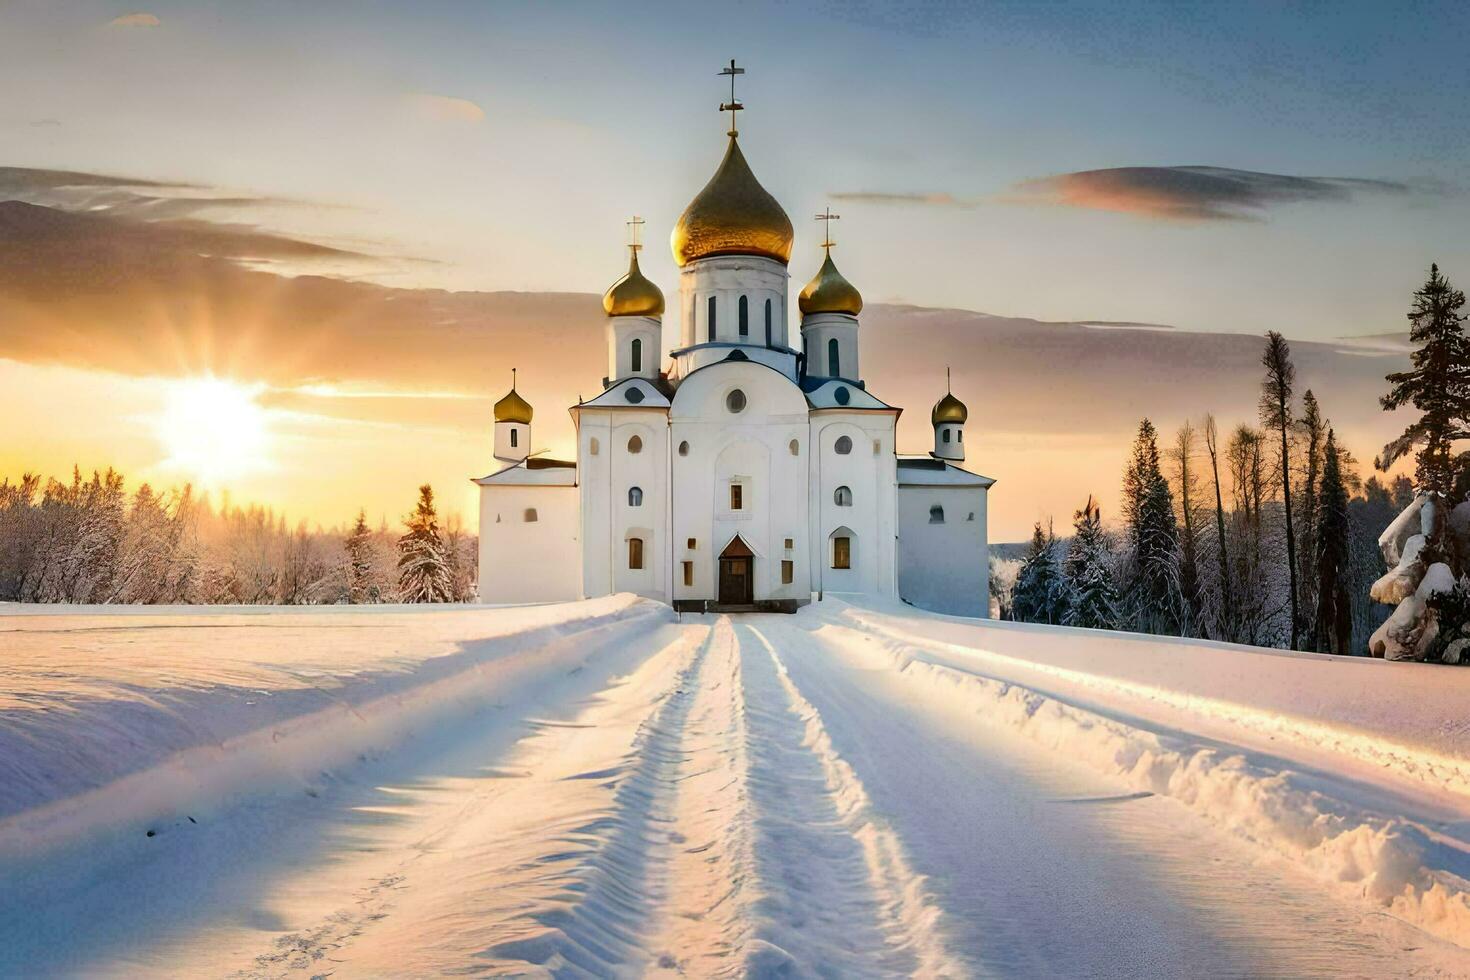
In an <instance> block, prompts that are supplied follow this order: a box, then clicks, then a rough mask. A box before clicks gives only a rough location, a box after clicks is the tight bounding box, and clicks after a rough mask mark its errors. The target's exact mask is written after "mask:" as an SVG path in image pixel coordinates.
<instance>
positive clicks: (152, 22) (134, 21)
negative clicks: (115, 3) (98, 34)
mask: <svg viewBox="0 0 1470 980" xmlns="http://www.w3.org/2000/svg"><path fill="white" fill-rule="evenodd" d="M161 23H163V22H162V21H160V20H159V19H158V17H157V16H156V15H154V14H149V13H143V12H139V13H136V14H123V15H122V16H121V17H114V18H113V19H112V20H111V21H110V22H108V25H107V26H108V27H157V26H158V25H159V24H161Z"/></svg>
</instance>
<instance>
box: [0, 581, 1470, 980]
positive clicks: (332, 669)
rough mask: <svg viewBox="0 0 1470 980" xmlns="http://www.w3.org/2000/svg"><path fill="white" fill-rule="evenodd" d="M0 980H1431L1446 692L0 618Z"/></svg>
mask: <svg viewBox="0 0 1470 980" xmlns="http://www.w3.org/2000/svg"><path fill="white" fill-rule="evenodd" d="M0 650H3V655H0V678H3V684H0V974H3V975H27V976H46V975H58V974H61V975H66V974H73V975H75V974H85V975H88V976H96V975H139V974H147V975H179V976H201V975H204V976H214V975H226V976H247V977H272V976H301V977H308V976H326V975H331V976H334V977H344V976H385V975H394V976H422V975H441V974H445V973H453V974H462V973H474V974H483V975H505V974H513V975H527V974H530V975H559V976H607V975H650V974H652V975H662V974H667V975H671V976H672V975H687V976H710V975H751V974H753V975H825V976H892V975H920V976H934V977H937V976H971V975H1005V976H1016V975H1022V976H1080V975H1150V976H1181V977H1182V976H1191V977H1193V976H1259V975H1289V976H1335V977H1340V976H1372V977H1383V976H1466V975H1470V906H1467V903H1466V895H1467V892H1470V884H1467V882H1466V878H1470V859H1467V854H1470V820H1467V817H1470V751H1466V750H1464V749H1462V744H1463V734H1464V729H1465V728H1466V726H1467V721H1466V713H1465V711H1464V709H1463V706H1464V705H1465V704H1467V703H1470V672H1466V671H1462V670H1455V669H1450V668H1443V667H1431V666H1426V665H1418V664H1391V663H1383V662H1381V661H1377V662H1374V661H1366V660H1335V659H1330V658H1318V657H1314V656H1311V655H1296V654H1285V653H1280V652H1272V651H1260V650H1252V649H1249V648H1240V647H1234V648H1232V647H1224V646H1220V645H1217V644H1205V643H1189V642H1181V641H1174V640H1160V639H1155V638H1141V637H1128V636H1120V635H1112V634H1097V633H1088V632H1085V631H1074V630H1063V629H1052V628H1046V627H1024V626H1016V625H1012V624H989V623H977V622H974V621H965V620H957V619H947V618H944V617H938V616H930V615H926V614H923V613H918V612H916V611H914V610H912V609H909V608H907V607H901V606H886V607H876V606H872V605H855V604H850V603H847V602H844V601H841V600H837V599H830V598H829V600H828V601H826V602H823V603H821V604H820V605H817V606H813V607H809V608H807V609H804V610H803V611H802V612H801V613H800V614H798V615H796V616H789V617H785V616H736V617H695V616H685V617H683V619H682V620H679V619H677V618H676V617H675V616H674V614H673V613H672V612H671V611H670V610H668V609H667V608H666V607H662V606H659V605H655V604H653V603H648V602H644V601H639V600H635V599H632V598H630V597H611V598H608V599H602V600H594V601H590V602H584V603H568V604H563V605H555V606H536V607H526V608H503V609H491V608H460V609H443V608H441V609H406V608H390V609H363V608H357V609H345V610H343V609H327V610H305V611H303V610H283V609H273V610H270V611H268V612H266V611H261V610H256V609H251V610H244V609H231V610H224V611H207V612H203V611H200V610H197V609H190V610H146V611H145V610H125V611H117V610H110V609H109V610H84V611H79V610H76V609H72V610H66V611H62V610H58V609H56V608H54V607H52V608H43V609H33V608H24V609H22V608H18V607H8V608H6V609H3V610H0Z"/></svg>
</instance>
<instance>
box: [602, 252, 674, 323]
mask: <svg viewBox="0 0 1470 980" xmlns="http://www.w3.org/2000/svg"><path fill="white" fill-rule="evenodd" d="M632 252H633V255H632V258H631V259H630V260H629V262H628V274H627V275H626V276H624V277H623V278H621V279H619V280H618V281H617V282H615V283H613V284H612V286H610V287H609V288H608V291H607V292H605V293H603V294H602V309H603V311H604V312H605V313H607V315H608V316H663V312H664V294H663V291H662V290H660V289H659V288H658V287H657V286H655V285H654V284H653V283H651V282H649V281H648V278H647V277H646V276H644V275H643V272H642V271H641V270H640V269H639V268H638V250H637V249H636V248H635V249H633V250H632Z"/></svg>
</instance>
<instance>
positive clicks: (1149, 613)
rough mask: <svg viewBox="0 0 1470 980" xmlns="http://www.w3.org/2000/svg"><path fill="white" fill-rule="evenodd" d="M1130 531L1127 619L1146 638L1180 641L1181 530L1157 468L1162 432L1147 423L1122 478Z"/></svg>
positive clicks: (1141, 428) (1125, 517)
mask: <svg viewBox="0 0 1470 980" xmlns="http://www.w3.org/2000/svg"><path fill="white" fill-rule="evenodd" d="M1123 516H1124V519H1125V521H1126V524H1127V528H1128V548H1129V554H1128V561H1127V567H1128V575H1127V596H1126V609H1125V612H1126V618H1127V620H1128V623H1129V625H1130V626H1131V627H1132V628H1133V629H1136V630H1138V631H1139V632H1143V633H1160V634H1166V635H1172V636H1177V635H1179V634H1180V632H1181V630H1182V628H1183V626H1184V598H1183V593H1182V589H1181V585H1180V571H1179V525H1178V523H1177V522H1176V520H1175V518H1174V500H1173V497H1172V495H1171V494H1170V492H1169V482H1168V481H1167V480H1165V479H1164V474H1163V472H1162V471H1161V470H1160V469H1159V443H1158V432H1157V431H1156V430H1155V429H1154V426H1153V423H1152V422H1150V421H1149V420H1148V419H1144V420H1143V421H1142V423H1140V424H1139V427H1138V438H1137V439H1136V440H1134V443H1133V457H1132V459H1131V461H1130V462H1129V464H1128V470H1127V472H1126V473H1125V474H1124V478H1123Z"/></svg>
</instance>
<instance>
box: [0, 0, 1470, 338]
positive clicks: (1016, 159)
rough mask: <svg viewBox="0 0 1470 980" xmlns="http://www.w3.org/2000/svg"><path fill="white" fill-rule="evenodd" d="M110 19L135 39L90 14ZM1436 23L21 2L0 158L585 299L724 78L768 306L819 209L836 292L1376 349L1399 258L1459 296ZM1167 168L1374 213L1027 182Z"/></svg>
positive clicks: (1439, 20) (377, 269) (859, 8)
mask: <svg viewBox="0 0 1470 980" xmlns="http://www.w3.org/2000/svg"><path fill="white" fill-rule="evenodd" d="M133 14H148V15H151V19H152V20H156V21H157V23H156V24H148V23H143V24H139V25H137V26H124V25H122V24H116V25H115V24H114V23H113V21H114V20H115V19H116V18H119V17H126V16H127V15H133ZM145 20H146V19H145ZM1467 27H1470V15H1467V13H1466V8H1465V7H1464V6H1463V5H1458V6H1457V5H1431V4H1424V5H1411V4H1393V5H1387V4H1356V5H1354V4H1294V5H1288V4H1276V3H1272V4H1199V5H1195V4H1152V3H1136V4H1119V3H1110V4H1099V5H1089V4H1046V3H1013V4H1012V3H1007V4H960V3H938V4H926V5H919V4H911V5H888V4H877V3H857V4H850V3H832V4H812V5H802V4H778V3H748V4H742V3H728V4H717V5H692V4H662V3H644V4H600V3H599V4H569V3H557V4H501V3H493V4H492V3H471V2H448V0H440V2H419V3H415V4H401V3H395V4H387V3H350V4H349V3H334V2H316V3H312V4H298V3H283V2H253V3H249V4H242V3H226V2H202V0H193V2H187V3H185V2H176V3H170V2H156V3H149V2H147V0H142V5H141V6H126V5H120V4H115V3H94V2H68V3H65V4H56V3H49V2H35V0H20V2H10V3H8V4H3V5H0V28H3V29H0V91H3V92H5V93H6V96H5V98H4V99H3V101H0V145H3V146H4V147H5V148H6V153H5V159H3V160H0V165H4V164H9V165H15V166H30V167H43V166H44V167H61V168H67V169H76V170H89V171H100V172H104V173H122V174H126V175H130V176H138V177H150V178H160V179H166V180H172V181H182V182H189V183H197V184H201V185H206V186H208V187H210V188H219V189H220V192H221V193H235V192H239V193H250V194H258V195H269V196H272V197H279V198H284V199H289V201H290V203H287V204H281V205H278V206H273V207H264V208H263V207H255V208H253V209H252V210H251V212H250V213H248V214H240V215H238V216H235V217H237V218H238V219H239V220H249V221H251V222H253V223H260V224H263V225H266V226H268V227H271V228H276V229H280V230H284V231H287V232H291V233H295V234H300V235H304V236H307V237H312V238H314V239H316V240H320V241H327V242H330V243H333V244H341V245H347V246H349V247H353V248H356V249H360V250H364V251H370V252H373V253H374V254H377V255H380V256H382V261H381V262H380V263H378V264H376V265H374V266H373V267H372V268H370V269H367V270H363V271H361V272H360V274H364V275H370V276H372V277H373V278H377V279H380V280H382V281H385V282H390V283H393V284H399V285H429V286H445V287H449V288H473V289H530V290H578V291H600V290H601V289H602V288H603V287H605V286H606V285H607V284H608V283H609V282H611V281H612V280H613V279H615V278H616V277H617V276H618V275H619V274H620V273H621V271H622V268H623V259H622V257H621V254H620V252H619V244H620V242H621V241H622V238H623V234H624V226H623V221H624V220H625V219H626V217H627V216H628V215H629V214H630V213H632V212H638V213H640V214H642V215H643V216H644V217H645V218H647V220H648V225H647V226H646V230H647V239H648V241H649V242H650V244H651V245H652V246H653V247H651V248H650V249H649V251H648V253H647V256H646V261H645V270H646V271H647V272H648V273H649V274H650V275H651V276H653V277H654V278H655V279H656V280H657V281H659V282H660V283H661V285H663V286H664V288H665V290H666V291H672V289H673V288H674V284H675V279H674V267H673V263H672V260H671V259H670V257H669V255H668V251H667V248H666V247H664V245H663V243H664V242H665V241H666V239H667V234H668V230H669V228H670V226H671V225H672V223H673V221H674V219H675V218H676V217H677V215H678V213H679V211H680V210H681V209H682V208H683V206H684V204H685V203H687V201H688V199H689V198H690V197H692V196H693V194H694V193H695V192H696V191H697V190H698V188H699V187H700V186H701V185H702V184H703V182H704V180H705V179H707V177H708V175H709V173H710V172H711V171H712V170H713V168H714V165H715V163H716V162H717V160H718V158H719V155H720V153H721V151H722V140H723V137H722V133H723V130H724V128H725V126H724V122H723V120H722V119H721V117H720V116H719V115H718V114H717V112H716V107H717V105H718V103H719V101H720V100H721V98H722V97H723V95H724V92H723V90H722V88H721V80H720V79H719V78H718V77H717V76H716V72H717V71H718V69H719V67H720V66H721V65H722V64H723V63H724V62H726V61H727V60H728V59H729V58H730V57H735V58H737V59H738V60H739V61H740V62H741V63H742V64H743V65H745V66H747V68H748V71H749V74H747V75H746V76H745V77H744V78H743V79H742V84H741V92H740V95H741V98H742V100H743V101H745V103H746V104H747V106H748V110H747V111H746V112H744V113H742V118H741V129H742V134H743V135H742V142H743V143H744V144H745V147H746V153H747V156H748V157H749V159H750V161H751V163H752V166H753V167H754V169H755V171H756V173H757V175H758V176H759V177H760V178H761V179H762V181H763V182H764V183H765V184H766V186H767V187H768V188H769V189H770V190H771V191H772V192H773V193H775V194H776V196H777V197H778V199H780V200H781V201H782V203H783V204H784V205H785V207H786V208H787V210H788V212H789V213H790V214H791V215H792V217H793V220H794V222H795V224H796V225H797V229H798V243H797V253H796V257H795V258H794V259H793V262H792V275H793V279H794V283H793V288H799V287H800V284H801V282H802V281H804V280H805V278H806V277H807V276H809V275H810V274H811V273H812V272H814V271H815V268H816V265H817V261H818V258H819V253H818V252H817V250H816V249H815V243H816V242H817V241H819V240H820V237H819V234H820V233H819V229H818V227H817V225H816V223H815V222H813V221H811V220H809V219H810V216H811V215H812V214H814V213H815V212H816V211H818V210H820V209H821V208H822V207H823V206H824V205H826V204H827V203H829V202H831V203H832V204H833V205H834V208H835V210H837V211H838V212H840V213H841V214H843V220H842V221H841V222H840V223H839V224H838V225H837V227H836V229H835V235H836V237H837V238H838V240H839V242H840V243H841V244H840V246H839V251H838V260H839V263H840V264H841V265H842V267H843V269H844V271H845V272H847V274H848V275H849V277H850V278H852V279H853V280H854V281H855V282H856V283H857V284H858V286H859V287H860V288H861V289H862V290H863V291H864V293H865V295H866V296H867V297H868V298H869V299H870V300H892V301H903V302H911V303H916V304H921V305H944V306H956V307H964V308H969V309H977V310H984V311H988V312H995V313H1004V314H1009V315H1026V316H1036V317H1039V318H1044V319H1107V320H1136V321H1147V322H1163V323H1171V324H1175V325H1178V326H1180V327H1183V328H1188V329H1200V330H1239V331H1246V332H1253V333H1258V332H1262V331H1264V330H1265V329H1268V328H1274V329H1280V330H1282V331H1283V332H1285V333H1286V334H1287V335H1288V336H1293V337H1301V338H1325V337H1335V336H1341V335H1350V334H1364V333H1376V332H1385V331H1389V330H1394V329H1397V328H1399V327H1400V326H1401V324H1402V311H1403V309H1404V308H1405V306H1406V304H1407V295H1408V292H1409V290H1411V289H1412V288H1413V286H1414V285H1416V284H1417V282H1418V281H1419V280H1420V279H1422V275H1423V270H1424V267H1425V266H1426V265H1427V264H1428V262H1429V261H1430V260H1431V259H1437V260H1438V261H1440V262H1441V264H1442V265H1443V266H1445V267H1446V268H1447V270H1448V271H1449V273H1450V275H1451V276H1452V277H1455V276H1456V275H1457V273H1458V274H1459V277H1460V278H1461V279H1464V278H1467V277H1470V249H1467V246H1466V244H1465V235H1464V229H1465V228H1466V226H1467V221H1466V219H1467V218H1470V207H1467V198H1466V197H1465V193H1464V188H1466V187H1470V173H1467V160H1470V154H1467V139H1470V136H1467V133H1470V125H1467V123H1470V118H1467V116H1470V109H1467V107H1470V74H1467V71H1466V67H1465V64H1466V63H1465V56H1464V54H1463V41H1464V39H1465V37H1466V36H1470V31H1467ZM437 97H447V98H451V99H455V100H466V102H467V103H473V105H474V106H475V107H478V109H479V111H481V112H482V113H483V117H482V118H473V119H472V118H462V117H461V116H460V115H458V114H457V111H458V110H456V109H455V107H456V106H460V105H461V103H458V102H454V103H442V104H441V103H440V102H436V101H434V99H435V98H437ZM446 106H447V107H448V108H447V109H446ZM1179 165H1198V166H1205V167H1211V168H1225V171H1226V172H1227V173H1231V172H1233V171H1237V170H1238V171H1247V172H1250V173H1252V174H1264V175H1284V176H1292V177H1300V176H1307V177H1340V178H1356V179H1362V180H1371V181H1384V182H1389V184H1391V185H1393V189H1392V190H1389V191H1384V190H1379V189H1375V187H1376V185H1366V184H1365V185H1353V184H1347V185H1330V186H1327V187H1325V188H1321V187H1315V188H1313V193H1312V194H1310V195H1307V196H1302V195H1298V194H1296V193H1295V192H1289V193H1285V194H1282V195H1276V196H1272V195H1269V194H1268V195H1267V196H1265V197H1262V196H1260V193H1259V188H1258V187H1257V183H1258V181H1257V178H1251V180H1252V181H1256V183H1251V184H1250V186H1249V187H1248V188H1247V193H1248V194H1249V195H1250V196H1249V199H1248V201H1247V202H1246V203H1244V204H1242V205H1239V206H1235V205H1232V206H1230V207H1227V208H1226V210H1225V212H1224V213H1225V214H1227V215H1228V217H1218V216H1216V217H1214V218H1204V219H1200V218H1198V217H1195V218H1193V219H1190V220H1181V219H1180V218H1179V217H1177V215H1176V216H1172V217H1171V216H1167V215H1166V216H1160V214H1159V213H1158V211H1157V208H1156V207H1155V206H1154V205H1156V204H1157V201H1156V200H1154V199H1152V198H1148V199H1144V198H1140V197H1139V186H1137V185H1130V186H1129V187H1128V188H1126V193H1125V194H1124V196H1123V198H1121V199H1120V198H1118V197H1117V196H1116V195H1113V196H1109V197H1108V202H1109V207H1110V208H1111V209H1107V208H1101V207H1099V206H1098V201H1099V199H1098V197H1097V195H1096V193H1095V191H1096V186H1095V184H1096V180H1095V178H1089V177H1081V178H1076V179H1075V180H1076V181H1079V182H1080V184H1079V185H1078V186H1081V187H1082V189H1083V191H1084V193H1083V195H1082V197H1080V198H1076V197H1072V198H1067V197H1065V195H1060V192H1059V191H1058V188H1057V186H1055V185H1045V184H1043V185H1036V184H1035V183H1028V182H1034V181H1037V180H1038V179H1044V178H1050V177H1054V176H1056V175H1065V174H1075V173H1079V172H1091V171H1097V170H1106V169H1108V168H1165V167H1173V166H1179ZM1142 173H1143V175H1144V176H1143V179H1144V180H1145V181H1146V186H1147V188H1153V187H1154V186H1155V185H1154V184H1153V183H1152V182H1153V181H1155V180H1157V178H1158V172H1157V171H1156V169H1146V170H1144V171H1142ZM1067 186H1068V187H1072V186H1073V185H1071V184H1069V185H1067ZM1171 186H1172V184H1171ZM1269 186H1272V187H1274V185H1269ZM1364 188H1367V189H1364ZM1318 192H1320V193H1318ZM1171 193H1172V192H1171ZM1059 195H1060V196H1059ZM909 198H916V199H909ZM1120 201H1121V203H1120ZM1119 207H1121V208H1122V209H1121V210H1119V209H1118V208H1119ZM411 260H417V261H411Z"/></svg>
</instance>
